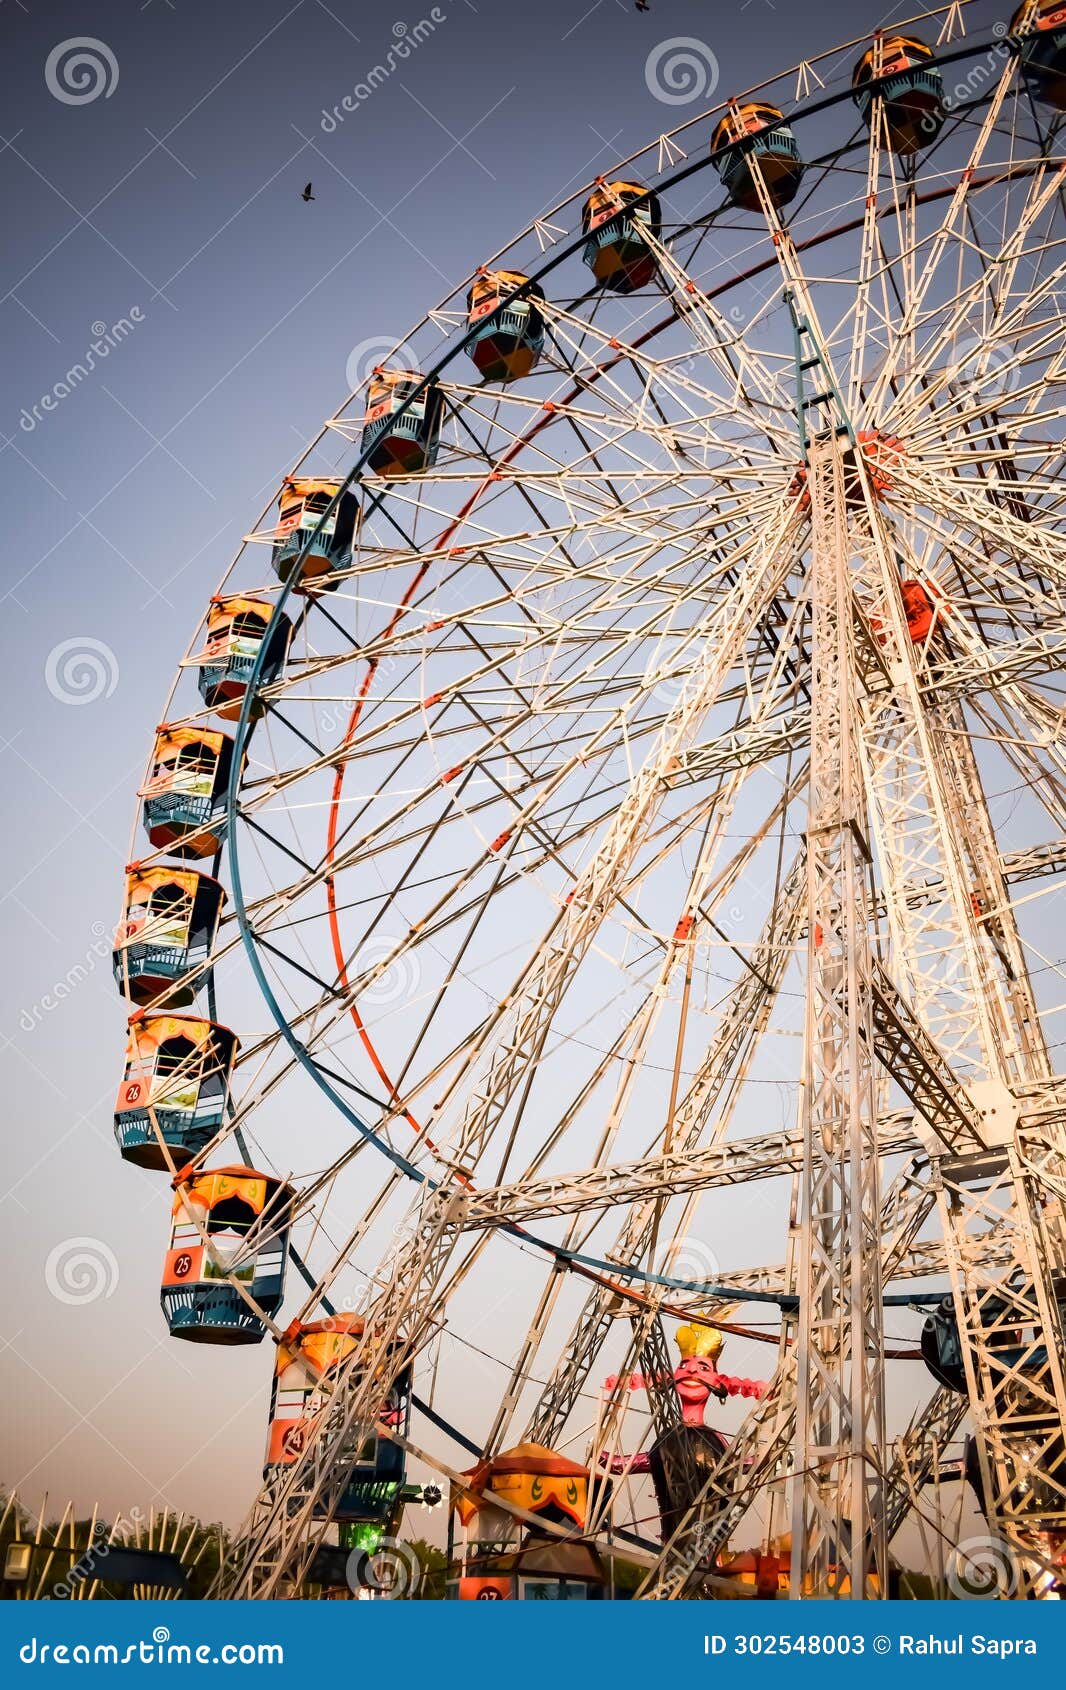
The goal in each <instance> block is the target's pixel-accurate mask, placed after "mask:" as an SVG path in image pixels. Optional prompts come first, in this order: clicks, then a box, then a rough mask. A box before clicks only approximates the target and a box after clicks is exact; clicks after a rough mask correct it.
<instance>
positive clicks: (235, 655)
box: [195, 598, 292, 722]
mask: <svg viewBox="0 0 1066 1690" xmlns="http://www.w3.org/2000/svg"><path fill="white" fill-rule="evenodd" d="M272 613H273V606H271V605H269V604H267V603H266V601H265V600H264V599H254V598H218V599H212V601H211V608H210V610H209V611H208V613H207V640H206V642H205V644H204V649H203V651H202V652H200V653H199V655H198V657H197V658H196V660H195V661H196V662H197V664H198V666H199V675H198V684H199V688H200V697H201V698H202V699H203V701H204V703H205V704H206V705H207V707H208V709H209V710H214V711H215V712H216V714H217V715H219V716H221V717H222V718H223V720H224V721H227V722H235V721H236V720H237V718H238V716H239V715H240V713H241V706H242V704H243V703H244V695H245V692H246V691H247V690H248V681H249V679H250V677H251V674H252V670H253V669H254V668H255V662H256V658H257V657H258V656H259V653H260V650H261V649H262V645H263V641H264V640H265V639H266V635H267V628H268V627H269V625H270V618H271V615H272ZM291 637H292V623H291V622H290V621H289V619H288V617H287V616H279V617H278V620H277V623H276V624H275V627H274V631H273V633H272V634H271V635H270V640H269V643H268V645H267V649H266V651H265V652H264V653H263V661H262V663H261V665H260V669H259V684H260V686H269V684H270V682H271V681H275V680H277V677H278V675H279V674H280V673H281V670H282V668H283V666H284V663H285V657H286V654H287V652H288V649H289V640H290V638H291ZM255 714H258V706H253V715H255Z"/></svg>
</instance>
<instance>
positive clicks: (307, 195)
mask: <svg viewBox="0 0 1066 1690" xmlns="http://www.w3.org/2000/svg"><path fill="white" fill-rule="evenodd" d="M314 197H315V196H314V194H313V193H312V192H311V184H310V182H308V184H307V186H306V188H305V189H304V191H303V193H302V194H301V195H300V198H301V199H302V200H303V201H304V203H305V204H306V203H307V201H308V200H313V199H314Z"/></svg>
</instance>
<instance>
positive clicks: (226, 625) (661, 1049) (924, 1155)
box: [116, 0, 1066, 1598]
mask: <svg viewBox="0 0 1066 1690" xmlns="http://www.w3.org/2000/svg"><path fill="white" fill-rule="evenodd" d="M1064 111H1066V7H1062V6H1059V5H1058V4H1056V3H1055V0H1040V3H1035V0H1027V3H1026V4H1025V5H1023V6H1022V7H1021V8H1020V9H1019V11H1018V12H1017V13H1016V14H1015V16H1014V18H1013V19H1004V18H1002V17H1001V16H1000V15H999V11H998V7H997V6H996V5H994V4H993V5H988V4H985V3H983V0H970V3H965V0H963V3H961V4H953V5H949V6H942V7H938V8H934V9H932V10H930V11H926V12H923V13H921V14H920V15H919V16H916V17H914V18H913V19H911V20H909V21H908V22H907V23H905V24H902V25H900V26H899V28H898V29H896V30H895V31H894V32H893V33H891V34H889V33H885V34H883V35H882V34H879V35H877V36H875V37H874V38H873V39H872V40H871V39H869V38H866V39H863V40H860V41H856V42H854V43H851V44H848V45H847V46H845V47H844V48H840V47H838V48H836V49H834V51H833V52H832V53H827V54H824V55H823V56H822V57H820V58H815V59H811V60H809V61H806V62H804V63H803V64H801V65H800V66H798V67H797V68H795V69H794V70H792V71H791V72H789V73H788V74H787V75H784V76H782V77H779V78H776V79H775V80H774V81H772V82H770V83H767V84H766V85H764V86H762V87H760V88H757V89H754V90H751V91H749V92H748V93H747V94H745V95H744V96H743V97H738V98H737V99H734V100H730V101H729V102H727V103H725V104H724V105H722V106H721V107H720V108H718V109H717V110H715V111H712V112H710V113H705V114H703V115H701V116H700V117H698V118H694V119H691V120H689V121H688V122H686V123H685V124H684V125H682V126H681V127H680V128H679V129H677V130H675V131H674V132H673V133H671V134H669V135H663V136H660V137H658V138H656V140H655V142H654V143H653V144H652V145H651V146H650V147H649V148H647V149H646V150H645V151H643V152H641V153H640V154H637V155H635V156H634V157H632V158H630V159H628V160H626V161H625V162H624V163H622V164H620V165H619V166H618V168H617V170H616V171H614V172H612V173H611V174H610V175H609V176H605V177H603V178H600V179H597V181H596V182H595V183H592V184H590V185H589V186H588V187H587V188H586V189H584V190H583V191H582V192H581V193H579V194H577V195H576V196H574V197H572V198H569V199H567V200H566V201H565V202H563V203H562V204H560V205H559V206H558V207H557V208H556V209H555V210H554V211H553V212H551V213H550V214H549V215H548V216H547V217H545V218H543V219H541V220H539V221H538V222H536V223H534V224H533V225H532V226H531V227H530V228H529V229H527V230H526V231H525V232H524V233H523V234H522V235H520V236H519V237H518V238H517V239H516V240H515V241H513V242H512V243H511V244H510V245H508V246H507V247H506V248H503V249H501V251H500V252H498V253H497V254H495V255H494V256H493V257H491V258H486V259H485V261H484V263H483V264H481V265H480V266H479V267H478V268H477V269H476V271H475V272H474V273H473V274H472V276H471V277H470V278H469V279H468V280H467V281H466V282H465V283H464V284H463V286H462V287H461V288H459V289H458V290H457V291H456V292H455V293H454V294H453V295H451V296H450V297H449V298H448V299H446V300H445V301H444V302H443V303H442V304H441V305H440V306H439V307H438V308H436V309H435V310H433V311H432V312H430V313H429V315H428V316H427V318H426V319H425V320H424V322H423V323H421V324H420V325H419V326H418V327H417V328H416V329H415V330H414V331H413V332H412V334H411V335H410V336H409V337H408V338H407V339H406V340H405V341H404V342H403V343H402V344H401V345H399V346H397V347H395V348H394V349H392V350H390V351H388V352H386V350H385V347H384V344H383V343H382V342H380V341H379V342H377V343H370V342H368V343H366V344H367V345H370V346H371V349H372V354H373V355H372V356H368V358H367V360H366V362H367V367H366V368H365V369H363V370H361V371H360V376H361V380H360V384H359V386H358V387H357V390H356V391H355V392H354V393H353V394H351V395H350V396H349V397H348V399H347V400H346V401H345V403H344V404H343V405H342V406H341V407H340V408H339V409H338V411H337V412H336V413H335V414H334V415H333V416H332V417H331V418H330V420H329V422H328V423H327V424H326V426H325V428H324V429H323V431H322V433H321V435H320V436H319V437H318V439H317V440H316V441H315V442H314V443H313V445H312V446H311V447H310V448H309V450H308V451H307V453H306V454H305V456H304V457H303V458H302V459H301V461H300V463H299V464H298V465H297V466H296V467H295V468H294V469H293V470H292V472H291V474H289V475H287V476H286V478H285V479H284V481H283V482H282V484H281V486H280V490H279V494H278V496H277V499H276V501H274V500H272V501H271V504H270V506H269V508H268V509H267V510H266V511H264V512H263V513H262V514H261V516H260V517H259V519H258V521H257V522H256V523H255V525H254V527H253V528H252V530H251V532H250V533H249V535H248V538H247V540H246V542H245V544H244V545H243V546H242V548H241V550H240V552H239V554H238V557H237V558H236V560H235V562H234V563H233V565H232V566H231V569H230V570H229V572H228V573H227V575H226V576H225V578H224V580H223V582H222V585H221V587H220V589H219V592H218V594H217V595H216V596H215V597H214V598H213V599H212V600H211V602H210V604H209V606H208V607H207V609H206V612H205V614H204V617H203V620H202V622H201V624H200V625H199V627H198V629H197V631H196V633H195V635H194V637H193V639H192V641H191V643H190V645H189V647H188V652H187V655H186V657H185V659H184V660H183V662H182V664H181V667H180V670H179V673H178V677H177V680H176V681H175V684H174V688H173V690H172V693H171V696H170V698H169V701H168V703H167V705H166V708H165V711H164V716H163V725H161V726H160V727H159V728H158V730H157V736H156V740H155V744H154V748H153V751H152V756H151V759H150V764H149V768H148V772H147V775H146V779H145V783H144V786H143V789H142V792H141V794H140V797H141V800H142V809H141V811H140V812H139V814H138V818H137V823H136V827H135V843H134V846H133V849H132V850H131V859H132V861H131V867H130V869H129V871H128V876H127V886H126V900H125V907H124V912H123V922H122V926H121V928H120V932H119V937H118V941H117V948H116V977H117V978H118V979H119V981H120V984H121V985H122V987H123V989H124V991H125V994H126V997H127V1000H128V1008H129V1014H130V1023H129V1044H128V1050H127V1061H126V1071H125V1074H124V1077H123V1081H122V1088H121V1091H120V1094H119V1099H118V1105H117V1110H116V1136H117V1138H118V1142H119V1146H120V1149H121V1152H122V1155H123V1156H124V1157H126V1158H127V1159H129V1160H131V1161H133V1162H135V1163H140V1164H141V1165H143V1166H147V1167H150V1168H157V1169H159V1170H160V1171H161V1172H164V1173H166V1174H169V1176H170V1177H171V1180H172V1183H173V1187H174V1196H173V1215H172V1231H171V1237H170V1245H169V1249H168V1251H167V1254H166V1264H165V1269H164V1278H163V1291H162V1298H163V1307H164V1312H165V1314H166V1318H167V1320H168V1322H169V1324H170V1327H171V1330H172V1332H173V1333H174V1334H175V1336H177V1337H182V1338H185V1339H187V1340H193V1341H196V1342H201V1343H219V1344H239V1343H250V1342H258V1341H260V1340H262V1339H263V1338H264V1337H267V1336H269V1338H270V1340H271V1341H272V1343H273V1345H274V1346H275V1354H276V1365H275V1367H274V1370H273V1386H272V1392H271V1397H270V1428H269V1442H268V1449H267V1457H266V1469H265V1472H266V1477H265V1480H264V1486H263V1490H262V1492H261V1493H260V1495H259V1497H258V1499H257V1501H256V1503H255V1505H254V1507H253V1509H252V1512H251V1514H250V1515H249V1518H248V1521H247V1522H246V1525H245V1528H244V1530H243V1532H242V1534H241V1537H240V1541H239V1547H238V1550H237V1551H236V1554H235V1557H234V1559H233V1562H232V1564H231V1565H230V1566H229V1567H228V1568H227V1569H225V1570H224V1573H223V1576H222V1580H221V1582H220V1593H223V1594H227V1595H233V1596H264V1597H265V1596H272V1595H278V1594H284V1593H286V1592H291V1591H293V1590H295V1589H306V1588H308V1587H309V1586H314V1587H319V1586H323V1585H328V1584H329V1583H330V1581H331V1578H332V1580H333V1582H334V1583H336V1582H338V1579H337V1576H336V1573H335V1571H334V1573H333V1574H330V1573H329V1571H328V1568H329V1566H330V1565H333V1566H334V1569H335V1567H336V1563H337V1557H338V1556H339V1557H340V1561H341V1562H343V1560H344V1555H345V1553H347V1551H349V1550H350V1549H352V1548H359V1547H363V1548H364V1549H367V1550H369V1551H373V1550H374V1549H375V1548H376V1546H377V1543H378V1539H379V1538H380V1535H381V1533H382V1532H383V1531H384V1532H385V1533H386V1534H387V1535H391V1536H393V1537H394V1536H395V1532H396V1526H397V1521H398V1518H399V1512H400V1510H402V1507H403V1505H404V1503H405V1501H414V1500H417V1499H418V1497H419V1496H421V1497H422V1500H424V1501H431V1500H432V1499H433V1498H434V1496H438V1495H439V1494H440V1491H441V1489H442V1488H443V1487H444V1486H445V1485H448V1486H450V1487H451V1498H452V1502H453V1504H454V1507H455V1511H456V1524H455V1531H456V1533H457V1534H458V1536H457V1538H456V1539H455V1540H454V1543H455V1546H454V1578H455V1584H456V1588H457V1593H458V1594H459V1595H461V1596H467V1595H475V1596H482V1595H488V1596H490V1597H491V1596H495V1597H500V1596H515V1595H526V1596H537V1595H542V1594H544V1593H545V1590H544V1588H543V1587H544V1586H546V1585H549V1584H552V1583H553V1581H554V1583H555V1584H559V1583H560V1580H561V1583H562V1586H563V1587H565V1588H564V1593H566V1591H569V1593H571V1594H582V1595H585V1594H598V1593H599V1590H600V1589H601V1588H602V1587H603V1585H604V1578H603V1574H602V1568H603V1565H604V1562H605V1558H606V1559H609V1558H610V1555H611V1554H612V1553H614V1552H620V1553H624V1554H625V1555H626V1557H627V1558H630V1559H635V1560H636V1561H637V1562H638V1564H640V1565H642V1566H643V1567H644V1569H645V1571H644V1574H643V1579H644V1582H643V1584H642V1586H641V1594H642V1595H644V1596H647V1597H652V1598H673V1597H678V1596H686V1595H688V1596H691V1595H698V1594H701V1593H706V1592H708V1591H712V1592H716V1593H719V1594H728V1593H729V1590H730V1589H731V1588H733V1589H735V1588H736V1587H737V1585H738V1583H743V1582H744V1581H745V1580H747V1581H748V1582H749V1583H752V1582H754V1583H756V1584H758V1585H759V1586H760V1587H765V1586H769V1587H770V1588H772V1589H773V1590H777V1589H778V1588H780V1589H782V1590H790V1591H791V1594H792V1595H793V1596H796V1597H802V1596H826V1595H844V1596H853V1597H861V1596H885V1595H887V1594H889V1592H890V1588H891V1565H890V1553H889V1545H890V1542H891V1540H892V1538H893V1536H894V1535H895V1533H896V1532H897V1531H898V1530H899V1529H900V1527H901V1526H902V1524H903V1522H904V1520H905V1519H907V1518H908V1516H910V1515H912V1514H914V1515H917V1516H918V1517H924V1518H925V1519H926V1520H928V1519H930V1518H931V1517H932V1511H933V1509H934V1508H935V1507H938V1506H940V1504H939V1501H936V1502H934V1501H932V1500H930V1498H931V1496H933V1495H934V1493H935V1496H936V1498H938V1499H939V1497H940V1496H941V1494H942V1492H943V1485H944V1483H946V1479H947V1478H949V1477H954V1478H958V1479H960V1480H968V1482H969V1485H970V1488H971V1491H972V1493H973V1496H974V1497H975V1498H976V1500H977V1504H978V1506H979V1509H980V1512H981V1514H982V1515H983V1517H984V1522H985V1529H986V1531H987V1537H986V1538H984V1539H982V1540H981V1541H982V1542H984V1543H985V1544H987V1545H991V1546H992V1550H991V1552H992V1553H993V1554H994V1555H998V1556H999V1557H1000V1562H999V1563H998V1564H997V1565H996V1567H995V1568H994V1580H995V1587H996V1589H997V1591H998V1592H999V1593H1000V1594H1003V1595H1029V1594H1033V1593H1043V1592H1046V1591H1047V1590H1049V1589H1052V1588H1055V1587H1057V1585H1058V1583H1059V1581H1060V1578H1061V1572H1062V1569H1061V1558H1062V1553H1063V1547H1064V1545H1066V1382H1064V1373H1066V1357H1064V1347H1063V1336H1062V1318H1061V1306H1060V1299H1063V1298H1066V1278H1064V1274H1066V1217H1064V1213H1063V1201H1064V1198H1066V1077H1063V1076H1060V1075H1059V1074H1058V1073H1057V1069H1058V1068H1059V1067H1060V1066H1061V1064H1060V1060H1059V1057H1058V1051H1059V1047H1060V1045H1061V1040H1060V1039H1059V1038H1058V1035H1057V1028H1058V1026H1059V1024H1060V1023H1059V1022H1057V1021H1056V1019H1055V1014H1056V1011H1057V1010H1058V1011H1060V1010H1061V1007H1062V1005H1061V1003H1059V1002H1058V1000H1059V999H1061V997H1062V995H1063V994H1062V992H1061V976H1062V972H1063V969H1062V964H1061V955H1060V953H1061V951H1062V949H1063V947H1062V946H1061V945H1060V944H1059V941H1058V938H1057V936H1056V934H1055V931H1054V918H1053V915H1052V911H1053V910H1054V909H1055V905H1054V904H1052V905H1048V904H1047V902H1046V899H1047V897H1048V896H1051V897H1053V898H1054V897H1055V894H1056V887H1057V882H1056V879H1055V877H1056V876H1057V875H1058V874H1059V873H1061V872H1062V871H1063V870H1064V869H1066V752H1064V740H1063V732H1062V729H1063V723H1064V720H1066V692H1064V688H1063V682H1062V670H1063V666H1064V662H1066V496H1064V488H1066V480H1064V446H1066V432H1064V429H1063V418H1064V415H1066V343H1064V338H1063V327H1064V317H1066V313H1064V308H1063V294H1062V289H1063V285H1064V282H1066V239H1064V237H1066V217H1064V201H1063V186H1064V176H1063V170H1064V168H1066V153H1064V151H1063V147H1062V117H1063V112H1064ZM357 361H358V360H357ZM142 828H143V829H144V832H142V831H141V830H142ZM145 833H146V834H147V840H146V839H145ZM230 1004H232V1005H233V1008H232V1009H229V1007H228V1006H229V1005H230ZM238 1015H239V1016H240V1019H239V1018H238ZM230 1021H232V1022H233V1023H234V1028H235V1030H230V1024H229V1023H230ZM286 1275H287V1279H286ZM675 1317H676V1319H677V1320H678V1321H679V1322H680V1323H681V1325H680V1331H679V1333H678V1341H679V1345H680V1348H681V1354H682V1361H681V1364H680V1366H679V1367H677V1368H675V1366H674V1362H673V1360H672V1358H671V1354H670V1347H669V1335H670V1326H669V1324H668V1323H669V1322H671V1321H672V1320H673V1319H674V1318H675ZM901 1333H903V1334H904V1335H903V1336H900V1334H901ZM723 1343H728V1344H729V1345H731V1346H734V1347H735V1348H737V1349H739V1348H740V1347H741V1346H743V1350H742V1353H743V1354H744V1355H745V1357H750V1356H753V1355H754V1356H756V1357H757V1356H760V1355H761V1356H762V1357H763V1365H762V1366H761V1367H756V1368H755V1371H756V1372H757V1373H758V1374H759V1377H758V1378H751V1379H749V1378H740V1377H734V1376H733V1375H731V1374H727V1373H725V1372H723V1371H722V1370H721V1368H720V1367H719V1360H720V1358H721V1356H722V1346H723ZM907 1363H910V1365H906V1364H907ZM886 1378H887V1380H888V1389H887V1391H886ZM449 1380H450V1382H449ZM266 1388H267V1387H266V1381H264V1392H266ZM712 1395H714V1396H717V1397H718V1398H725V1397H726V1396H730V1397H731V1398H733V1399H734V1408H733V1410H732V1411H731V1412H732V1413H733V1415H734V1418H735V1419H736V1426H735V1429H734V1430H733V1431H732V1432H731V1433H730V1434H722V1433H721V1432H719V1431H717V1430H715V1429H714V1428H711V1427H707V1426H705V1425H704V1421H703V1416H704V1410H705V1407H706V1405H707V1402H708V1400H709V1398H710V1397H711V1396H712ZM745 1399H746V1400H745ZM442 1404H443V1405H445V1406H444V1407H443V1408H442V1407H441V1405H442ZM964 1440H965V1441H964ZM642 1445H643V1446H647V1447H646V1449H645V1450H642V1448H641V1446H642ZM949 1449H950V1452H951V1453H950V1458H949V1457H948V1456H946V1455H945V1452H946V1451H949ZM464 1450H465V1451H466V1452H467V1453H466V1454H465V1455H462V1454H461V1453H457V1451H458V1452H461V1451H464ZM960 1450H961V1451H962V1453H961V1454H959V1451H960ZM416 1458H417V1459H419V1460H421V1461H423V1462H424V1463H426V1464H427V1465H428V1468H429V1470H430V1471H431V1472H432V1473H433V1474H434V1476H435V1480H436V1481H437V1482H436V1483H435V1484H427V1485H425V1486H424V1487H421V1490H420V1488H419V1487H418V1486H413V1485H411V1484H409V1483H408V1482H407V1462H408V1461H409V1460H414V1459H416ZM471 1460H473V1466H471V1465H470V1462H471ZM460 1462H461V1463H462V1465H461V1467H460V1465H459V1464H460ZM949 1468H950V1471H949ZM933 1481H936V1482H935V1483H933ZM927 1487H928V1488H927ZM653 1492H654V1495H653V1494H652V1493H653ZM940 1527H941V1529H942V1530H943V1529H945V1528H944V1527H943V1521H940ZM752 1544H754V1545H755V1547H754V1548H753V1549H752V1550H751V1553H750V1554H749V1555H747V1557H745V1555H744V1554H742V1553H741V1548H742V1547H745V1548H750V1546H751V1545H752ZM545 1545H547V1546H548V1547H549V1548H552V1549H553V1550H554V1559H553V1558H552V1557H551V1556H547V1555H546V1552H545ZM331 1555H332V1557H333V1560H332V1562H331V1559H330V1557H331ZM567 1556H569V1560H567V1558H566V1557H567ZM560 1557H562V1559H560ZM546 1568H547V1569H548V1570H545V1569H546ZM560 1568H562V1569H563V1571H562V1572H560Z"/></svg>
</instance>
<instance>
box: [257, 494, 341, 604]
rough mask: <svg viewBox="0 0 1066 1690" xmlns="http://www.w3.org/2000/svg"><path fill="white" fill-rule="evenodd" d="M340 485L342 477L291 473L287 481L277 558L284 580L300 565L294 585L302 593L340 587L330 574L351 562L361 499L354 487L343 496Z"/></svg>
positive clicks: (277, 534) (280, 512) (281, 501)
mask: <svg viewBox="0 0 1066 1690" xmlns="http://www.w3.org/2000/svg"><path fill="white" fill-rule="evenodd" d="M339 487H340V482H339V481H313V480H308V479H306V478H304V477H300V476H290V477H289V478H288V480H286V481H285V482H284V484H283V485H282V489H281V493H280V496H279V498H278V522H277V527H276V528H275V530H274V547H273V552H272V561H273V564H274V573H275V575H276V576H277V577H278V580H279V581H281V582H283V583H284V582H286V581H288V579H289V577H290V575H291V574H292V573H293V571H294V570H295V569H296V568H297V566H299V576H298V578H297V580H296V582H295V584H294V588H293V590H294V591H295V592H297V593H305V592H310V591H312V590H313V589H316V588H317V589H322V588H325V587H330V586H335V585H336V583H335V582H334V581H331V580H330V577H331V576H334V575H336V573H337V572H338V570H342V569H347V568H348V567H349V566H350V564H351V561H352V539H353V537H354V534H355V518H356V512H357V510H358V506H359V501H358V499H357V497H356V495H355V494H354V493H352V492H345V493H342V494H341V496H340V498H339V499H338V498H337V492H338V489H339ZM334 501H336V502H335V503H334ZM327 513H328V514H327Z"/></svg>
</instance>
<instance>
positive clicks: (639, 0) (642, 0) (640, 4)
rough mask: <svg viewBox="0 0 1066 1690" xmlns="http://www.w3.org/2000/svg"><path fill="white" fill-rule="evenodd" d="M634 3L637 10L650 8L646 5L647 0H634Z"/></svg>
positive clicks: (646, 10)
mask: <svg viewBox="0 0 1066 1690" xmlns="http://www.w3.org/2000/svg"><path fill="white" fill-rule="evenodd" d="M634 4H635V6H636V8H637V11H638V12H648V11H650V10H651V8H650V6H649V5H648V0H634Z"/></svg>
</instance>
